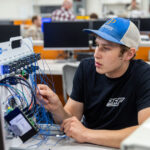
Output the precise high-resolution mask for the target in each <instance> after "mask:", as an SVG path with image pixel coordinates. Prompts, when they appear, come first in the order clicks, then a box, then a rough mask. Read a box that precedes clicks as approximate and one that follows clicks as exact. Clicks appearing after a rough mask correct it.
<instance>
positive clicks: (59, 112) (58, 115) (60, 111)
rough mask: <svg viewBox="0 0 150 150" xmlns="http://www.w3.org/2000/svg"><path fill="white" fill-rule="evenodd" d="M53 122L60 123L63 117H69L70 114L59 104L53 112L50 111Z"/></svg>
mask: <svg viewBox="0 0 150 150" xmlns="http://www.w3.org/2000/svg"><path fill="white" fill-rule="evenodd" d="M52 115H53V118H54V120H55V123H58V124H61V123H62V121H63V120H64V119H67V118H69V117H71V116H72V115H71V114H70V113H69V112H67V111H66V110H65V109H64V108H63V106H62V105H61V106H59V107H58V109H57V110H56V111H55V112H52Z"/></svg>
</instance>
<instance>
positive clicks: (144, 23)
mask: <svg viewBox="0 0 150 150" xmlns="http://www.w3.org/2000/svg"><path fill="white" fill-rule="evenodd" d="M140 31H150V18H141V19H140Z"/></svg>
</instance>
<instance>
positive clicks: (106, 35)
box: [83, 29, 124, 45]
mask: <svg viewBox="0 0 150 150" xmlns="http://www.w3.org/2000/svg"><path fill="white" fill-rule="evenodd" d="M83 31H84V32H87V33H93V34H96V35H97V36H99V37H101V38H103V39H105V40H107V41H110V42H113V43H117V44H121V45H124V44H123V43H122V42H120V41H119V40H116V39H115V38H113V37H112V36H110V35H109V34H106V33H104V32H101V31H99V30H91V29H83Z"/></svg>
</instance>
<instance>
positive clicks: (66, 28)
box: [44, 21, 89, 50]
mask: <svg viewBox="0 0 150 150" xmlns="http://www.w3.org/2000/svg"><path fill="white" fill-rule="evenodd" d="M85 28H86V29H87V28H89V21H62V22H51V23H44V49H52V50H54V49H55V50H75V49H80V50H81V49H89V37H88V35H87V33H85V32H83V31H82V30H83V29H85Z"/></svg>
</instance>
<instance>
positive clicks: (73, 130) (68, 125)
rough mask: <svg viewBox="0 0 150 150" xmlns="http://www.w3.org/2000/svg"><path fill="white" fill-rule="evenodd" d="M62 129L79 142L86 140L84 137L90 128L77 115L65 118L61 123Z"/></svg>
mask: <svg viewBox="0 0 150 150" xmlns="http://www.w3.org/2000/svg"><path fill="white" fill-rule="evenodd" d="M61 130H63V131H64V133H65V134H66V135H67V136H69V137H71V138H73V139H75V140H76V141H77V142H79V143H84V142H86V141H85V138H84V137H85V133H86V132H87V130H88V129H87V128H85V127H84V126H83V125H82V123H81V122H80V121H79V120H78V119H77V118H76V117H71V118H68V119H65V120H64V121H63V123H62V124H61Z"/></svg>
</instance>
